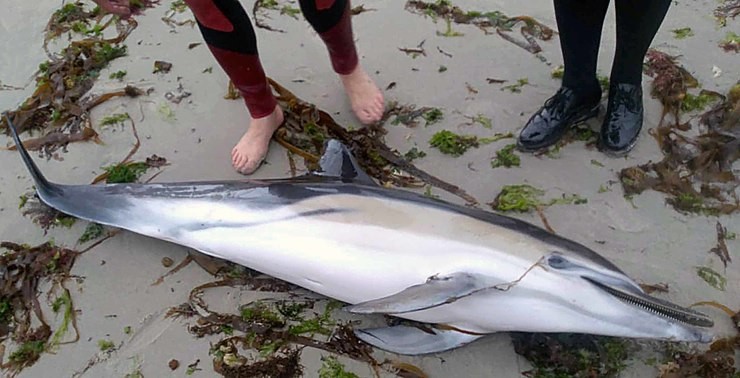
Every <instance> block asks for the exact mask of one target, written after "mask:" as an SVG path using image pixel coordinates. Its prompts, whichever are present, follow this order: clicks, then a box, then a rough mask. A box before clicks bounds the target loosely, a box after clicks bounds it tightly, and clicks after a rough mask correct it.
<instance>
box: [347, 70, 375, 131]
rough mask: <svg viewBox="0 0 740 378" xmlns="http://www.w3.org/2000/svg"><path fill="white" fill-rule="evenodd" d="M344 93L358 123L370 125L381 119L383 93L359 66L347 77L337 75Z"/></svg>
mask: <svg viewBox="0 0 740 378" xmlns="http://www.w3.org/2000/svg"><path fill="white" fill-rule="evenodd" d="M339 77H340V78H341V79H342V84H344V91H345V92H346V93H347V96H348V97H349V101H350V103H352V110H353V111H354V112H355V116H357V119H359V120H360V122H362V123H364V124H366V125H367V124H371V123H373V122H377V121H379V120H380V118H382V117H383V112H384V111H385V100H384V99H383V93H381V92H380V89H378V87H377V86H376V85H375V83H374V82H373V80H372V79H371V78H370V76H368V75H367V73H366V72H365V70H363V69H362V66H360V65H359V64H358V65H357V68H355V70H354V71H352V73H350V74H349V75H339Z"/></svg>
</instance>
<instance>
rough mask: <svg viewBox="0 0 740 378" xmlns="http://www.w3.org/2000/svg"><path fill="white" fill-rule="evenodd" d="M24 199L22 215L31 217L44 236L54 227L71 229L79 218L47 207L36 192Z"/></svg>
mask: <svg viewBox="0 0 740 378" xmlns="http://www.w3.org/2000/svg"><path fill="white" fill-rule="evenodd" d="M22 198H23V200H22V201H21V206H20V207H19V208H20V209H21V214H22V215H23V216H28V217H31V220H32V222H33V223H35V224H36V225H38V226H39V227H41V229H43V230H44V235H46V233H47V232H48V230H49V229H51V228H53V227H67V228H69V227H72V225H74V224H75V222H76V221H77V218H74V217H72V216H69V215H67V214H64V213H62V212H60V211H59V210H56V209H54V208H52V207H49V206H47V205H46V204H45V203H43V202H42V201H41V199H40V198H39V196H38V193H36V191H32V192H29V193H27V194H24V195H23V196H22Z"/></svg>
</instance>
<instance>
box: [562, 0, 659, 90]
mask: <svg viewBox="0 0 740 378" xmlns="http://www.w3.org/2000/svg"><path fill="white" fill-rule="evenodd" d="M645 1H646V2H649V1H651V0H645ZM554 3H555V18H556V20H557V23H558V31H559V33H560V48H561V50H562V53H563V60H564V62H565V64H564V65H565V74H564V76H563V86H565V87H568V88H571V89H575V90H585V91H586V92H591V91H592V90H594V88H598V86H599V82H598V80H597V78H596V62H597V59H598V56H599V45H600V42H601V30H602V27H603V25H604V18H605V16H606V10H607V8H608V7H609V0H554Z"/></svg>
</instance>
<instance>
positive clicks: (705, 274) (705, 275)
mask: <svg viewBox="0 0 740 378" xmlns="http://www.w3.org/2000/svg"><path fill="white" fill-rule="evenodd" d="M696 274H697V275H698V276H699V277H701V279H703V280H704V282H706V283H707V284H709V286H711V287H713V288H715V289H717V290H719V291H725V288H726V287H727V278H725V277H724V276H722V275H721V274H719V273H717V272H716V271H715V270H714V269H712V268H709V267H706V266H699V267H697V268H696Z"/></svg>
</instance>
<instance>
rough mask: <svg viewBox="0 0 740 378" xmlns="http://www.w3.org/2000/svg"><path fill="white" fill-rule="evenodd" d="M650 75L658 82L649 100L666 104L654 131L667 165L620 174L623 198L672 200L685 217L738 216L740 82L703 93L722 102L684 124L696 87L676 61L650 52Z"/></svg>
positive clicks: (653, 164) (643, 166)
mask: <svg viewBox="0 0 740 378" xmlns="http://www.w3.org/2000/svg"><path fill="white" fill-rule="evenodd" d="M646 73H647V74H648V75H651V76H653V77H654V80H653V83H652V88H651V94H652V95H653V97H655V98H657V99H659V100H660V102H661V103H662V104H663V114H662V117H661V120H660V122H659V124H658V126H657V127H656V128H654V129H651V130H650V134H651V135H652V136H653V138H654V139H655V140H656V141H657V143H658V147H659V148H660V150H661V152H662V153H663V159H662V160H661V161H658V162H652V161H651V162H648V163H645V164H641V165H637V166H632V167H627V168H624V169H622V170H621V171H620V173H619V178H620V181H621V183H622V187H623V189H624V192H625V195H628V196H632V195H636V194H640V193H642V192H643V191H645V190H649V189H650V190H655V191H659V192H662V193H665V194H666V195H668V197H667V198H666V202H667V203H668V204H669V205H671V206H672V207H673V208H674V209H675V210H676V211H679V212H681V213H685V214H702V215H707V216H717V215H722V214H732V213H735V212H737V211H738V210H739V209H740V199H738V197H737V192H736V188H737V187H738V185H740V180H738V177H737V175H736V174H735V173H734V172H733V170H732V165H733V164H734V163H735V162H736V161H737V160H738V157H740V82H738V83H737V84H735V85H734V86H733V87H732V88H730V89H729V91H728V93H727V94H726V95H721V94H719V93H710V92H708V91H701V92H700V95H699V96H702V94H704V96H705V97H704V98H706V96H711V97H718V98H719V99H720V100H721V101H719V103H717V104H715V105H714V106H712V107H711V108H710V109H709V110H707V111H705V112H704V113H703V114H701V115H699V116H697V117H692V119H691V120H690V121H688V122H685V123H682V122H681V113H682V112H684V111H685V110H693V109H694V108H695V105H694V104H695V103H696V100H694V99H693V98H692V97H690V96H688V93H687V92H688V90H689V89H690V88H697V87H698V86H699V83H698V81H697V80H696V79H695V78H693V76H691V74H690V73H689V72H688V71H687V70H686V69H685V68H683V67H681V66H679V65H678V63H677V62H676V58H675V57H672V56H669V55H667V54H665V53H662V52H659V51H657V50H650V51H649V52H648V55H647V67H646ZM687 99H688V102H686V101H687ZM686 104H688V105H686ZM669 116H670V117H669ZM671 119H672V120H671Z"/></svg>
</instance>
